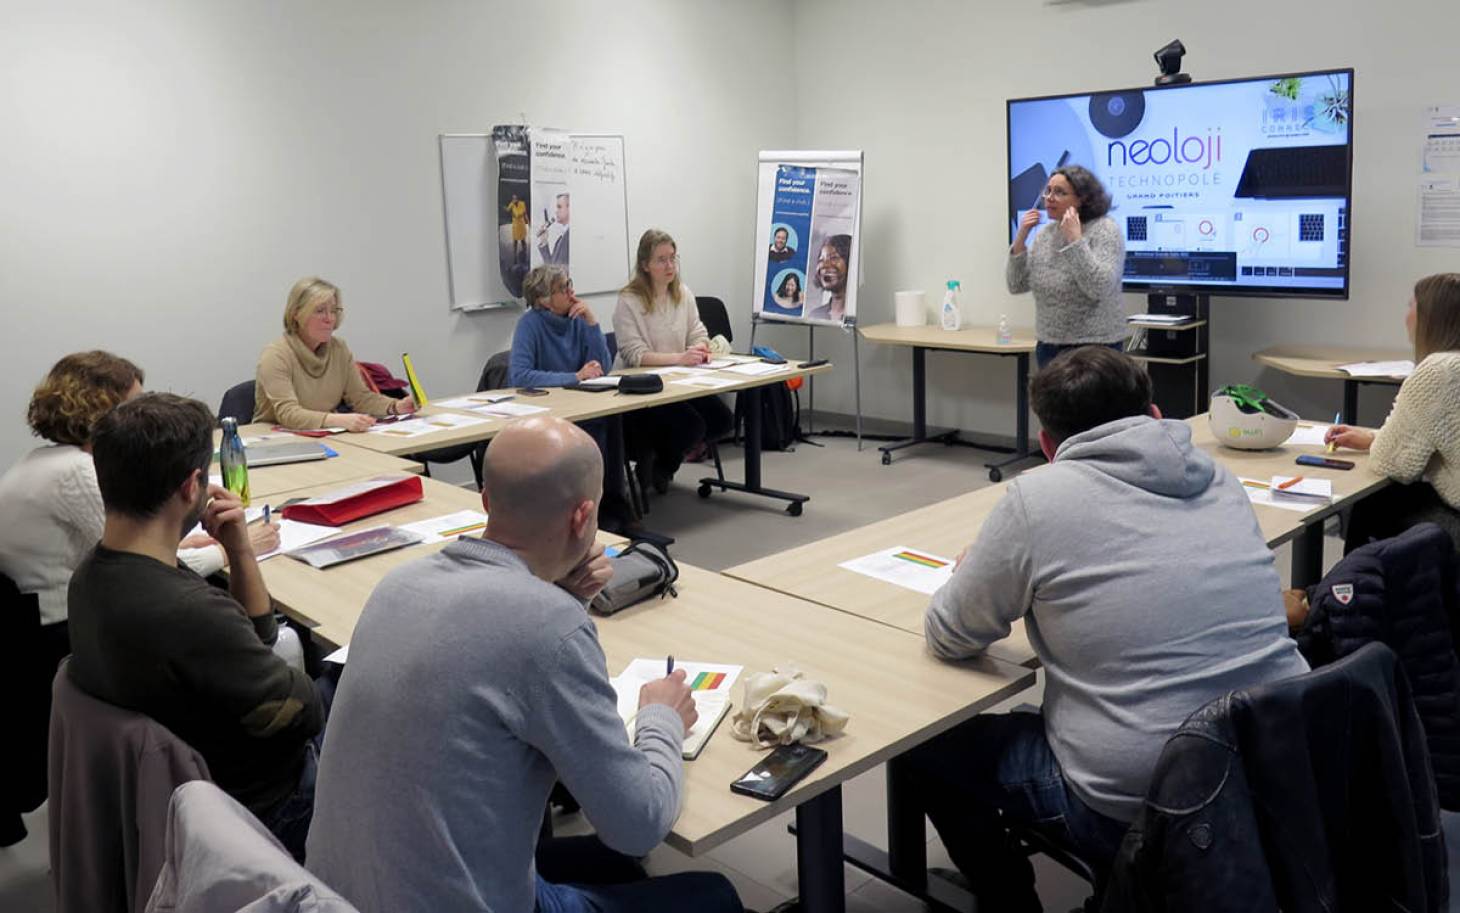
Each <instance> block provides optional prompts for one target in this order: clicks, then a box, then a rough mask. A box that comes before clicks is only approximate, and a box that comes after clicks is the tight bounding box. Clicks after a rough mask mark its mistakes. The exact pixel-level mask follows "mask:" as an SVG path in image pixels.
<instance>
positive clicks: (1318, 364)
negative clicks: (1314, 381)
mask: <svg viewBox="0 0 1460 913" xmlns="http://www.w3.org/2000/svg"><path fill="white" fill-rule="evenodd" d="M1413 357H1414V353H1413V352H1410V351H1405V350H1403V349H1367V348H1349V347H1346V346H1273V347H1272V348H1269V349H1263V350H1262V351H1261V352H1254V353H1252V360H1253V361H1255V362H1257V363H1258V364H1262V365H1266V366H1268V367H1269V368H1275V369H1277V370H1279V371H1282V372H1283V373H1284V374H1292V375H1294V376H1295V377H1321V378H1326V379H1330V380H1341V381H1343V410H1342V411H1341V412H1340V413H1339V415H1340V416H1341V417H1342V419H1343V423H1344V424H1345V425H1357V424H1358V422H1359V387H1360V386H1361V385H1363V384H1389V385H1395V384H1402V383H1404V378H1402V377H1351V376H1349V375H1348V374H1346V373H1344V372H1343V371H1340V370H1338V366H1339V365H1347V364H1353V363H1354V362H1356V361H1403V360H1405V359H1410V358H1413Z"/></svg>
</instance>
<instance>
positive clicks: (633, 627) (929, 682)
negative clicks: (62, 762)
mask: <svg viewBox="0 0 1460 913" xmlns="http://www.w3.org/2000/svg"><path fill="white" fill-rule="evenodd" d="M423 484H424V485H425V490H426V499H425V500H424V501H422V502H418V503H417V504H413V505H409V506H407V507H403V508H398V509H396V510H393V511H390V512H388V513H385V514H380V515H378V516H376V517H373V518H369V519H367V520H362V521H359V522H358V523H355V524H351V525H350V526H348V527H345V529H354V528H364V527H367V526H370V525H374V524H378V523H380V522H390V523H408V522H412V521H415V520H420V519H425V518H427V517H432V516H438V515H440V514H442V513H446V512H450V511H453V510H461V509H465V508H468V507H472V506H473V504H475V505H476V506H477V507H478V508H479V507H480V500H479V499H478V498H477V496H475V495H473V494H472V493H471V492H468V491H464V490H463V489H459V488H455V487H454V486H450V485H445V484H443V483H441V482H437V481H434V480H431V479H425V480H423ZM440 547H442V546H440V545H438V546H435V548H440ZM430 548H432V547H431V546H426V547H422V546H416V547H413V548H408V549H400V550H397V551H394V552H389V553H387V554H384V555H376V556H373V557H370V558H365V559H362V560H360V561H356V562H351V563H349V564H343V565H339V566H337V567H335V568H331V569H329V570H325V571H318V570H315V569H314V568H311V567H309V566H308V565H305V564H302V563H300V562H297V561H294V560H292V559H289V558H282V557H281V558H273V559H270V560H269V561H266V562H264V564H263V566H262V567H263V571H264V578H265V581H266V583H267V584H268V587H269V592H270V594H271V595H272V596H273V597H274V598H275V600H276V601H278V602H279V603H281V604H282V605H283V606H284V607H285V609H286V611H287V612H288V613H289V614H290V615H292V616H294V617H296V618H298V619H300V620H302V621H304V622H305V623H306V624H307V625H309V626H310V627H311V628H312V629H313V631H314V633H315V634H316V635H318V636H319V637H321V638H323V639H324V640H327V641H329V642H331V643H334V644H337V645H343V644H346V643H348V642H349V640H350V636H351V634H352V632H353V630H354V626H355V623H356V622H357V621H358V620H359V616H360V611H361V609H362V608H363V607H364V604H365V601H366V599H367V597H368V596H369V594H370V592H371V591H372V590H373V589H374V588H375V585H376V584H377V583H378V582H379V581H380V579H381V578H382V577H383V576H384V575H385V574H386V573H388V572H389V571H390V570H391V569H393V568H395V567H398V566H399V565H400V564H402V563H404V562H406V561H410V560H413V559H415V558H419V557H421V556H422V555H423V554H426V553H427V550H428V549H430ZM676 588H677V590H678V593H679V595H678V596H677V597H676V598H674V599H670V600H652V601H649V602H645V603H642V604H640V605H638V606H634V607H632V608H630V609H627V610H625V611H623V612H620V613H618V614H617V615H614V616H611V617H609V618H602V619H596V624H597V626H598V630H599V639H600V641H601V642H602V644H603V648H604V652H605V654H606V656H607V660H608V669H609V672H610V673H614V672H617V671H619V670H620V669H622V668H623V667H624V666H626V665H627V664H628V663H629V661H630V660H632V659H634V658H636V657H641V656H649V657H659V656H664V655H668V654H674V655H675V656H678V657H681V658H683V659H685V660H687V661H703V662H723V663H733V664H737V665H743V666H744V667H745V671H746V672H754V671H766V670H770V669H773V668H776V667H780V668H786V667H788V666H794V667H795V668H797V669H800V670H801V671H803V672H804V673H805V674H806V675H807V676H808V677H811V678H814V679H816V680H819V681H821V682H823V683H824V684H826V686H827V688H828V692H829V696H830V699H831V702H832V703H834V704H835V705H836V706H838V707H840V708H842V709H844V710H846V711H847V712H848V713H849V714H850V715H851V722H850V723H849V725H848V727H847V730H846V732H845V733H844V734H843V735H842V736H841V737H839V738H836V739H833V740H831V741H829V742H826V743H824V744H823V746H822V747H824V748H825V749H826V750H827V751H828V752H829V754H830V757H829V758H828V760H827V762H826V763H825V764H823V765H822V766H821V767H819V768H818V769H817V770H816V771H815V772H814V773H813V774H812V775H811V776H810V777H808V778H807V779H806V780H804V781H802V782H801V783H800V784H798V785H797V786H796V787H795V788H794V789H792V790H791V791H790V792H788V793H787V794H786V795H785V796H783V797H782V798H781V799H779V800H777V801H775V802H762V801H760V800H758V799H752V798H749V797H746V796H738V795H735V794H734V793H731V792H730V789H729V784H730V782H731V781H732V780H734V779H736V778H737V777H739V776H740V775H741V774H743V773H744V772H745V771H746V770H747V769H749V768H750V767H751V766H752V765H753V764H754V763H755V762H756V761H757V760H758V759H759V758H760V757H761V756H762V755H761V754H759V753H757V752H755V751H752V750H751V749H750V747H749V746H748V745H746V744H745V743H742V742H739V741H736V740H735V739H734V737H733V736H732V735H731V733H730V726H731V722H730V720H729V719H728V718H727V719H726V720H725V721H724V722H722V723H721V725H720V729H719V730H718V731H717V732H716V733H715V735H714V736H713V737H712V738H711V739H710V741H709V743H708V744H707V745H706V747H705V749H704V751H703V752H702V753H701V754H700V756H699V758H698V759H696V760H695V761H692V762H688V763H687V764H686V767H685V772H686V775H685V795H684V802H683V806H682V810H681V812H680V815H679V818H678V820H677V821H676V822H675V825H674V828H673V830H672V831H671V833H670V835H669V838H668V842H669V844H670V845H672V846H674V847H676V848H678V849H680V850H682V851H684V852H686V853H689V854H691V855H699V854H702V853H705V852H707V851H709V850H711V849H713V848H714V847H716V846H719V845H720V844H722V843H724V842H725V841H727V840H730V839H731V838H733V837H735V836H737V835H739V834H742V833H744V832H745V831H747V830H749V829H751V828H753V827H755V826H756V825H758V824H761V823H763V822H765V821H767V820H769V819H770V818H772V817H774V816H776V815H778V814H780V813H781V812H784V811H788V810H790V809H792V808H794V809H795V810H796V820H797V825H798V827H797V844H798V854H797V856H798V865H799V874H800V889H801V899H802V904H803V908H804V909H806V910H815V911H838V910H841V909H843V908H844V903H845V892H846V888H845V885H844V884H843V875H842V873H843V868H842V852H843V846H844V844H843V829H842V823H841V821H842V809H841V784H842V783H844V782H845V781H847V780H849V779H851V778H852V777H855V776H857V775H859V774H861V773H864V772H866V771H868V770H870V769H872V768H874V767H876V766H877V765H879V764H883V763H885V762H889V761H892V760H893V759H895V758H896V757H897V756H898V755H901V754H903V753H904V752H906V751H907V750H908V749H910V748H913V747H915V746H916V745H918V744H921V743H922V742H924V741H926V740H928V739H930V738H932V737H933V736H935V735H937V734H939V733H941V732H943V731H945V730H947V729H949V728H951V727H953V726H955V725H957V724H958V723H961V722H963V721H964V720H967V719H969V718H970V717H972V716H973V715H974V714H976V713H978V712H979V711H981V710H983V709H986V708H988V707H989V706H992V705H993V704H995V703H998V702H999V701H1002V700H1004V699H1006V698H1008V697H1010V696H1012V695H1014V694H1016V693H1018V692H1019V691H1021V690H1024V689H1026V688H1028V687H1030V686H1032V685H1033V683H1034V673H1033V672H1032V671H1030V670H1027V669H1021V668H1018V667H1016V666H1012V665H1009V664H1007V663H1002V662H999V661H997V660H995V659H992V658H987V657H985V658H981V659H978V660H972V661H967V662H961V663H950V662H944V661H941V660H938V659H936V658H934V657H933V656H932V655H931V654H930V653H928V652H927V650H926V648H925V647H924V645H923V640H922V637H921V636H917V635H913V634H910V633H907V632H905V631H900V630H898V629H896V628H893V627H890V626H887V625H883V624H878V623H876V622H872V621H868V620H866V619H862V618H857V617H855V616H853V615H849V614H847V613H845V612H838V611H835V610H833V609H830V608H826V607H824V606H818V605H815V604H812V603H808V602H804V601H802V600H799V599H795V598H793V597H790V596H786V595H783V594H780V593H776V592H773V591H771V590H768V589H765V588H764V587H758V586H754V585H751V584H748V583H744V582H742V581H738V580H732V579H730V578H728V577H724V576H721V575H719V574H715V573H713V572H710V571H706V570H702V569H700V568H697V567H694V566H691V565H680V578H679V581H678V583H677V584H676ZM772 634H773V636H771V635H772ZM734 698H735V700H736V702H737V704H738V703H739V699H740V693H739V692H737V693H736V694H735V695H734ZM891 775H892V768H891V767H889V777H891ZM898 788H901V787H898ZM896 799H897V796H896V795H893V796H890V800H891V801H890V803H889V825H890V826H892V827H893V831H892V832H891V834H890V835H889V836H890V838H895V839H890V846H889V852H890V853H891V855H892V856H893V857H894V859H895V860H896V862H897V864H898V865H899V866H902V867H903V869H904V870H906V871H908V872H920V871H922V870H923V869H925V867H926V862H925V859H924V853H925V849H926V847H925V838H924V836H923V823H922V813H921V811H920V810H918V809H917V808H916V807H915V806H910V805H907V804H905V803H899V802H898V801H896ZM913 818H915V819H916V820H915V821H913V820H911V819H913ZM914 825H915V827H914Z"/></svg>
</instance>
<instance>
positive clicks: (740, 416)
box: [735, 384, 801, 450]
mask: <svg viewBox="0 0 1460 913" xmlns="http://www.w3.org/2000/svg"><path fill="white" fill-rule="evenodd" d="M744 420H745V399H743V398H742V397H739V396H737V397H736V398H735V435H736V437H739V436H740V428H741V422H743V421H744ZM800 437H801V408H800V404H799V403H797V402H795V401H793V400H792V398H791V389H790V388H789V387H788V386H786V385H785V384H768V385H767V386H764V387H762V388H761V390H760V446H761V449H762V450H790V449H791V448H792V447H794V446H795V444H796V441H797V440H798V439H799V438H800Z"/></svg>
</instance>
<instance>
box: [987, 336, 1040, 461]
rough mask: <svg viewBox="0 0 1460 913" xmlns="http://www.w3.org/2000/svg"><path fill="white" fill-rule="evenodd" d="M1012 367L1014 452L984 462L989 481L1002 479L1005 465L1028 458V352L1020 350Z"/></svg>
mask: <svg viewBox="0 0 1460 913" xmlns="http://www.w3.org/2000/svg"><path fill="white" fill-rule="evenodd" d="M1016 358H1017V363H1016V364H1015V367H1014V386H1015V390H1014V408H1015V409H1016V410H1017V414H1015V416H1014V454H1013V455H1012V456H1010V457H1008V458H1007V459H1003V460H998V461H996V462H993V463H985V464H984V466H985V467H986V468H987V469H988V471H989V481H991V482H998V481H1000V480H1002V479H1003V477H1004V472H1003V469H1004V467H1005V466H1010V465H1012V464H1014V463H1018V462H1020V461H1021V460H1027V459H1029V353H1027V352H1021V353H1019V354H1018V355H1017V356H1016Z"/></svg>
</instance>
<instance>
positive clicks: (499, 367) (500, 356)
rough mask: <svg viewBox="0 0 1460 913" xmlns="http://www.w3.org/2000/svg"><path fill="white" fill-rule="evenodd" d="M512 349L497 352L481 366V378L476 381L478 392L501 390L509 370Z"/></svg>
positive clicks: (505, 382)
mask: <svg viewBox="0 0 1460 913" xmlns="http://www.w3.org/2000/svg"><path fill="white" fill-rule="evenodd" d="M511 367H512V350H511V349H508V350H507V351H505V352H498V353H497V354H496V355H493V356H492V357H491V358H488V359H487V363H486V364H485V365H483V366H482V376H481V379H480V380H478V381H477V390H478V392H480V391H482V390H501V389H503V388H505V387H506V386H507V375H508V374H509V373H510V372H511Z"/></svg>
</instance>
